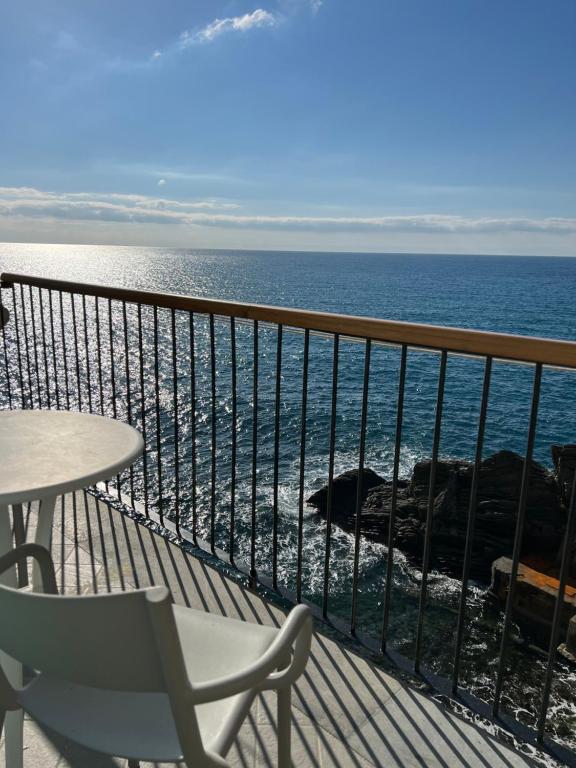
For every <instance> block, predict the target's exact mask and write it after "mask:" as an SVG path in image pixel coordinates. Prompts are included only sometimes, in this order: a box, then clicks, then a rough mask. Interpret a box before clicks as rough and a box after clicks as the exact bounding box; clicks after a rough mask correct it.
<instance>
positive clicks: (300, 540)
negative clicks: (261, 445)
mask: <svg viewBox="0 0 576 768" xmlns="http://www.w3.org/2000/svg"><path fill="white" fill-rule="evenodd" d="M309 351H310V331H309V329H308V328H306V330H305V331H304V358H303V360H302V413H301V417H300V477H299V488H298V551H297V562H296V599H297V601H298V602H300V601H301V600H302V560H303V548H304V479H305V471H306V420H307V417H308V413H307V412H308V358H309Z"/></svg>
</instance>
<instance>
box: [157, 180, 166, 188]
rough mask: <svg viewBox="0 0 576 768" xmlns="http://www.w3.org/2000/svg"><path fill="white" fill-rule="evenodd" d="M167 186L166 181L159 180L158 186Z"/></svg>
mask: <svg viewBox="0 0 576 768" xmlns="http://www.w3.org/2000/svg"><path fill="white" fill-rule="evenodd" d="M165 184H166V179H158V186H159V187H163V186H164V185H165Z"/></svg>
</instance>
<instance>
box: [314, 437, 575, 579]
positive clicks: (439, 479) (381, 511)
mask: <svg viewBox="0 0 576 768" xmlns="http://www.w3.org/2000/svg"><path fill="white" fill-rule="evenodd" d="M430 469H431V462H430V461H422V462H418V464H416V466H415V467H414V471H413V473H412V477H411V478H410V480H409V481H408V480H404V481H400V482H399V483H398V487H397V492H396V514H395V516H394V524H393V531H392V534H393V537H394V539H393V541H394V545H395V546H397V547H398V548H399V549H401V550H402V551H404V552H405V553H407V554H408V555H411V556H413V557H414V558H416V560H417V561H418V562H421V558H422V555H423V551H424V541H425V534H426V519H427V512H428V494H429V488H430ZM523 469H524V459H523V458H522V457H521V456H519V455H518V454H516V453H513V452H512V451H499V452H498V453H496V454H494V455H493V456H490V457H488V458H487V459H485V460H484V461H483V462H482V463H481V464H480V471H479V476H478V489H477V497H476V505H475V509H476V521H475V527H474V536H473V539H472V565H471V575H472V577H473V578H475V579H479V580H482V581H486V582H488V581H489V580H490V569H491V566H492V562H493V561H494V560H496V559H497V558H498V557H501V556H503V555H510V554H511V553H512V548H513V543H514V535H515V530H516V521H517V516H518V505H519V498H520V489H521V484H522V474H523ZM473 470H474V468H473V465H472V464H470V463H468V462H463V461H438V463H437V468H436V481H435V486H434V494H433V501H432V508H431V513H432V526H431V560H432V565H433V567H436V568H439V569H440V570H442V571H443V572H446V573H449V574H451V575H455V576H458V577H459V576H461V574H462V566H463V559H464V549H465V544H466V532H467V525H468V514H469V507H470V492H471V489H472V479H473ZM366 472H368V473H369V474H368V475H367V477H366V484H364V483H363V503H362V507H361V512H360V530H361V532H362V534H363V535H364V536H366V537H367V538H369V539H371V540H373V541H376V542H379V543H383V544H385V543H387V542H388V536H389V530H390V512H391V509H392V495H393V493H392V492H393V489H392V484H391V482H389V481H386V480H384V481H382V480H381V479H380V482H379V483H378V482H377V481H378V475H376V473H374V472H372V471H371V470H366ZM356 481H357V472H352V473H350V472H347V473H345V474H344V475H341V476H340V477H338V478H335V480H334V487H335V488H336V487H338V488H339V489H340V488H342V492H340V491H339V493H338V502H337V503H336V495H335V496H334V504H333V510H332V520H333V522H334V523H335V524H336V525H339V526H340V527H341V528H343V529H344V530H346V531H349V532H352V531H354V529H355V524H356V517H355V503H356ZM326 490H327V489H326V488H323V489H321V490H320V491H318V492H317V493H315V494H313V496H311V497H310V498H309V499H308V503H309V504H310V505H311V506H315V507H316V508H317V509H318V511H319V512H320V514H322V515H324V516H325V500H326ZM319 502H323V506H322V505H321V503H319ZM565 519H566V514H565V510H564V508H563V506H562V504H561V499H560V490H559V487H558V483H557V482H556V478H555V477H554V475H552V474H551V473H550V472H548V471H547V470H546V469H545V468H544V467H542V466H541V465H539V464H537V463H536V462H532V463H531V467H530V483H529V492H528V496H527V504H526V519H525V527H524V537H523V542H522V548H523V552H531V551H537V552H539V553H543V552H551V553H555V552H556V551H557V548H558V546H559V545H560V542H561V539H562V535H563V530H564V524H565Z"/></svg>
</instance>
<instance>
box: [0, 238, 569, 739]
mask: <svg viewBox="0 0 576 768" xmlns="http://www.w3.org/2000/svg"><path fill="white" fill-rule="evenodd" d="M0 268H1V269H2V270H3V271H11V272H21V273H25V274H32V275H43V276H48V277H55V278H59V279H63V280H75V281H81V282H95V283H101V284H106V285H112V286H122V287H129V288H139V289H148V290H154V291H165V292H174V293H183V294H189V295H193V296H202V297H210V298H218V299H227V300H233V301H240V302H251V303H260V304H273V305H277V306H284V307H300V308H305V309H310V310H320V311H328V312H338V313H344V314H353V315H365V316H372V317H379V318H385V319H391V320H403V321H409V322H417V323H432V324H435V325H449V326H458V327H464V328H477V329H482V330H490V331H502V332H510V333H520V334H525V335H534V336H545V337H553V338H559V339H574V338H575V337H576V302H575V301H574V296H576V259H570V258H548V257H542V258H537V257H494V256H452V255H412V254H354V253H349V254H348V253H346V254H343V253H301V252H298V253H293V252H266V251H250V252H248V251H209V250H177V249H167V248H145V247H111V246H70V245H35V244H23V245H15V244H0ZM64 309H65V312H66V313H67V314H69V309H67V308H66V305H65V307H64ZM144 319H145V333H148V334H150V332H151V331H150V318H149V317H147V316H145V318H144ZM113 320H114V322H116V319H113ZM129 321H130V316H129ZM146 323H148V325H146ZM160 332H161V336H162V338H164V336H166V338H167V335H168V325H167V321H166V322H164V321H162V318H161V323H160ZM90 333H91V334H93V331H92V330H90ZM196 333H197V367H196V376H197V403H196V407H197V415H198V431H197V443H198V477H197V489H196V490H197V495H198V504H199V507H200V508H202V507H204V508H207V507H208V506H209V494H210V439H211V431H210V429H211V421H210V408H211V396H210V370H209V329H208V327H207V324H206V323H205V322H204V323H203V322H202V321H200V322H199V324H198V326H197V329H196ZM130 334H131V335H130V341H131V343H133V342H134V341H135V336H134V334H135V330H134V327H133V326H132V330H131V332H130ZM178 334H179V341H178V344H179V346H178V349H179V350H180V352H181V356H180V358H179V361H178V372H179V373H178V375H179V378H180V380H181V382H182V384H183V385H186V382H187V381H188V380H187V378H186V377H187V376H188V372H187V371H188V366H189V362H190V360H189V358H188V357H187V356H186V355H187V353H186V351H185V348H184V343H185V330H184V328H183V326H182V327H181V326H178ZM285 336H286V338H285V347H284V349H285V352H284V367H283V377H282V414H281V433H282V441H281V454H280V488H279V491H280V499H279V504H280V507H279V508H280V521H281V526H280V549H279V563H278V566H279V581H280V583H281V584H282V585H284V586H286V587H288V588H290V589H293V588H294V565H295V561H296V535H297V526H296V518H297V509H298V492H299V472H300V434H301V395H302V334H296V333H289V332H287V333H286V335H285ZM275 340H276V336H275V332H274V331H273V330H272V329H266V328H263V329H262V330H261V336H260V347H259V366H260V371H259V376H260V380H259V381H260V383H259V409H260V410H259V419H258V451H259V453H258V455H259V458H258V462H259V464H258V537H257V566H258V569H259V571H260V572H261V573H265V574H266V573H269V568H270V532H271V524H272V523H271V495H272V455H273V445H274V412H273V402H274V382H275V349H276V347H275V343H276V341H275ZM216 342H217V357H216V373H217V399H218V416H217V419H218V422H217V434H218V444H217V478H218V492H217V504H216V534H215V535H216V543H217V545H219V546H221V547H222V548H223V549H226V548H227V543H228V536H229V525H228V515H229V493H230V480H229V478H230V448H229V445H230V436H231V424H230V395H229V391H230V386H229V385H230V352H229V347H230V338H229V330H228V328H227V326H225V324H223V323H219V324H217V329H216ZM90 343H91V344H93V343H94V339H93V338H91V341H90ZM237 344H238V359H239V368H238V422H237V426H238V451H239V452H238V465H237V478H238V490H237V507H238V512H237V530H236V537H237V538H236V546H237V555H238V556H241V557H247V556H248V555H249V530H250V526H249V513H250V510H249V507H250V488H251V475H250V461H251V450H250V448H251V436H252V420H251V368H250V364H249V362H250V350H251V335H250V329H249V328H242V327H239V328H238V339H237ZM331 353H332V346H331V341H330V340H328V339H325V338H323V337H314V336H313V337H311V340H310V369H309V382H308V413H307V419H306V465H305V473H304V481H305V485H304V487H305V496H306V497H307V496H308V495H309V494H311V493H312V492H313V491H315V490H317V489H318V488H320V487H321V486H322V485H323V484H324V483H325V482H326V478H327V445H328V434H329V423H330V392H331V370H332V369H331V366H332V358H331ZM363 354H364V349H363V346H362V345H361V344H358V343H354V342H343V344H342V349H341V373H340V378H339V389H338V392H339V405H338V421H337V437H336V457H335V462H336V466H335V471H336V472H337V473H338V472H341V471H345V470H347V469H352V468H354V467H355V466H357V461H358V459H357V456H358V435H359V429H360V410H361V393H362V375H363ZM398 358H399V356H398V351H397V350H396V349H390V348H387V347H375V348H374V352H373V357H372V364H371V365H372V368H371V379H370V397H369V405H368V420H367V438H366V461H365V464H366V466H368V467H370V468H372V469H374V470H375V471H376V472H378V473H379V474H380V475H382V476H384V477H390V476H391V467H392V460H393V447H394V424H395V408H396V391H397V381H398ZM438 364H439V356H438V355H434V354H431V353H429V352H410V353H409V363H408V373H407V388H406V403H405V426H404V433H403V444H402V453H401V475H402V476H403V477H409V475H410V472H411V470H412V467H413V465H414V463H415V462H416V461H418V460H420V459H424V458H428V457H429V456H430V451H431V444H432V435H433V426H434V407H435V402H436V390H437V383H438ZM103 365H104V366H105V368H106V370H105V376H104V379H105V385H106V386H109V385H108V384H107V382H108V376H109V373H110V370H109V363H108V358H107V355H106V354H104V363H103ZM169 367H170V360H169V359H166V360H164V361H162V363H161V371H160V374H161V386H162V387H165V389H162V391H161V400H162V403H163V408H164V411H163V415H162V418H163V428H162V449H163V451H164V453H165V454H166V453H170V451H171V450H172V449H173V448H174V444H173V435H172V432H171V430H170V425H169V420H170V419H169V413H168V411H169V405H168V403H169V401H170V398H171V391H170V390H169V388H168V385H169V381H170V370H169ZM118 370H121V366H117V371H118ZM152 373H153V372H152V368H151V367H150V365H149V364H147V368H146V375H147V377H150V376H152ZM482 373H483V366H482V363H481V361H477V360H471V359H468V358H460V357H456V356H450V358H449V362H448V368H447V378H446V396H445V408H444V417H443V429H442V437H441V443H440V455H441V457H443V458H454V459H468V460H469V459H472V458H473V455H474V448H475V440H476V429H477V418H478V409H479V404H480V392H481V385H482ZM120 375H121V374H120ZM532 383H533V369H532V368H530V367H528V366H522V365H517V364H502V363H499V364H497V365H495V369H494V375H493V380H492V388H491V397H490V404H489V411H488V420H487V431H486V440H485V450H484V455H485V456H487V455H489V454H491V453H493V452H495V451H497V450H500V449H504V448H506V449H509V450H514V451H517V452H518V453H520V454H524V453H525V449H526V437H527V425H528V415H529V410H530V394H531V388H532ZM575 383H576V382H575V378H574V375H573V374H572V373H571V372H568V371H563V370H551V369H550V370H548V369H546V370H545V371H544V374H543V380H542V395H541V405H540V411H539V420H538V432H537V438H536V445H535V458H536V459H537V460H538V461H540V462H541V463H542V464H544V465H545V466H547V467H549V468H550V467H551V458H550V445H552V444H564V443H574V442H576V408H575V407H574V405H575V393H576V390H575V387H574V384H575ZM187 391H188V389H187V387H186V386H182V387H181V390H180V398H181V405H182V408H183V409H184V410H185V409H186V407H188V408H190V403H189V401H186V397H187V396H186V392H187ZM0 404H1V405H2V407H6V393H5V392H4V393H2V402H1V403H0ZM108 407H109V405H107V408H108ZM119 408H120V410H119V415H120V416H121V417H122V416H123V413H122V409H121V407H120V406H119ZM110 415H112V414H110ZM179 437H180V441H181V444H182V446H183V447H182V452H181V456H180V460H181V463H182V467H184V468H186V466H187V462H188V460H189V446H188V443H189V439H190V434H189V431H188V427H187V426H186V425H185V424H183V425H182V429H181V431H180V436H179ZM187 446H188V447H187ZM152 449H153V446H152V447H151V451H152ZM183 471H184V470H183ZM173 496H174V489H173V487H172V486H171V478H170V473H168V476H167V478H165V487H164V489H163V497H164V498H163V501H164V503H166V504H168V505H169V504H170V503H172V502H173V500H174V499H173ZM158 502H159V499H158V493H157V489H155V488H154V487H152V488H151V503H152V505H155V504H156V505H157V504H158ZM190 504H191V492H190V489H188V491H186V492H184V493H183V495H182V497H181V508H182V520H183V524H184V525H186V524H189V520H190ZM209 522H210V521H209V515H208V514H207V513H206V514H200V515H199V520H198V524H199V531H200V533H201V534H202V535H204V536H206V537H207V536H208V535H209ZM324 534H325V524H324V523H323V521H321V520H320V519H319V518H318V517H317V516H316V514H315V513H314V510H312V509H310V508H306V510H305V535H304V551H303V592H304V595H305V596H306V597H307V598H309V599H310V600H312V601H313V602H319V601H320V599H321V594H322V583H323V562H324V560H323V558H324V540H325V538H324ZM352 561H353V537H351V536H350V535H349V534H347V533H344V532H343V531H340V530H339V529H337V528H335V529H334V533H333V543H332V553H331V559H330V568H331V579H330V610H331V611H332V612H333V613H334V615H336V616H339V617H341V618H343V619H347V618H348V617H349V614H350V609H351V604H350V586H351V574H352V567H353V566H352ZM385 570H386V552H385V548H384V547H382V546H380V545H377V544H374V543H371V542H369V541H362V545H361V550H360V591H359V603H358V611H359V612H358V619H359V628H360V629H361V630H362V631H364V632H367V633H368V634H372V635H374V636H377V635H378V631H379V628H380V625H381V612H382V596H383V588H384V576H385ZM419 588H420V572H419V570H418V569H417V568H416V567H415V566H414V565H413V564H411V563H410V562H409V561H408V560H407V559H405V558H404V557H402V555H401V554H400V553H399V554H398V557H397V560H396V562H395V569H394V582H393V592H392V597H393V602H392V616H391V624H390V643H391V645H392V647H395V648H396V649H397V650H399V651H401V652H402V653H404V654H405V655H407V656H408V657H410V655H411V654H412V653H413V649H414V630H415V624H416V614H417V607H418V595H419ZM484 589H485V585H481V584H472V585H471V588H470V593H469V597H468V613H467V616H468V622H467V632H466V638H465V647H464V652H463V665H462V679H463V684H464V685H465V686H467V687H469V688H471V689H472V690H474V692H475V693H476V694H477V695H479V696H480V697H482V698H485V699H486V700H489V699H490V696H491V693H492V690H493V685H494V677H495V665H496V661H495V660H496V658H497V651H498V644H499V630H500V628H501V614H500V612H499V611H498V610H496V609H495V608H494V607H492V606H490V605H488V604H486V602H485V600H484ZM458 597H459V582H458V581H457V580H455V579H452V578H449V577H448V576H445V575H443V574H440V573H435V572H433V573H432V574H431V580H430V585H429V602H428V608H427V612H426V635H425V652H424V657H423V661H424V663H426V664H428V666H429V667H430V668H432V669H433V670H434V671H436V672H438V673H440V674H449V673H450V664H451V647H452V643H453V634H454V626H455V621H456V610H457V605H458ZM527 654H528V655H527ZM510 669H511V673H510V675H509V676H508V677H507V681H506V686H505V692H504V699H503V704H504V706H505V708H507V709H508V710H510V711H512V712H514V713H515V714H516V716H517V717H519V718H520V719H523V720H524V721H525V722H528V723H533V722H534V717H535V714H536V710H534V709H532V707H533V704H531V703H528V704H527V702H537V701H538V700H539V695H540V691H541V687H542V682H543V672H544V669H545V663H544V660H543V659H542V658H541V657H540V656H538V654H535V653H534V652H528V651H527V650H526V648H524V647H522V646H521V645H520V644H515V645H514V647H513V649H512V653H511V660H510ZM574 682H576V676H575V675H574V672H573V670H572V669H571V668H569V667H568V666H566V665H563V664H561V663H559V665H558V674H557V675H556V678H555V688H554V692H553V705H552V708H553V712H554V717H553V727H554V730H555V732H556V733H557V735H558V736H559V737H561V738H563V739H564V740H566V741H567V742H568V743H571V740H572V739H573V736H572V732H573V729H574V725H575V724H576V706H575V704H574V702H573V698H572V693H571V691H572V690H573V688H574Z"/></svg>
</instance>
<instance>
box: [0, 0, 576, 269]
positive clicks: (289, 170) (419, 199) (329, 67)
mask: <svg viewBox="0 0 576 768" xmlns="http://www.w3.org/2000/svg"><path fill="white" fill-rule="evenodd" d="M575 86H576V3H574V0H554V2H544V1H543V0H541V1H540V2H534V1H533V0H506V2H502V0H436V2H431V1H430V0H357V2H350V0H323V2H322V1H321V0H269V1H268V0H254V2H244V1H240V0H231V1H230V2H219V1H218V0H212V1H211V2H208V1H207V0H195V1H194V2H190V0H188V2H181V1H180V0H170V1H168V0H166V2H164V3H160V2H158V0H139V1H138V2H134V1H132V0H121V2H111V0H93V1H89V0H84V1H83V2H80V3H79V2H77V0H51V2H50V3H46V2H45V0H36V2H31V1H30V0H19V1H18V2H15V1H14V0H6V2H4V3H3V4H2V7H1V9H0V99H1V101H0V103H1V104H2V105H3V110H2V111H3V117H2V121H1V124H0V126H1V127H0V136H1V142H0V240H5V241H11V240H15V241H28V240H30V241H37V242H101V243H120V244H131V243H134V244H150V245H155V244H158V245H172V246H183V247H214V248H229V247H239V248H281V249H291V248H294V249H304V250H306V249H310V250H314V249H318V250H346V251H356V250H358V251H360V250H366V251H396V252H401V251H407V252H411V251H415V252H447V253H450V252H454V253H458V252H472V253H526V254H530V253H535V254H541V255H555V254H560V255H576V173H575V171H576V132H575V126H576V87H575Z"/></svg>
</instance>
